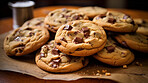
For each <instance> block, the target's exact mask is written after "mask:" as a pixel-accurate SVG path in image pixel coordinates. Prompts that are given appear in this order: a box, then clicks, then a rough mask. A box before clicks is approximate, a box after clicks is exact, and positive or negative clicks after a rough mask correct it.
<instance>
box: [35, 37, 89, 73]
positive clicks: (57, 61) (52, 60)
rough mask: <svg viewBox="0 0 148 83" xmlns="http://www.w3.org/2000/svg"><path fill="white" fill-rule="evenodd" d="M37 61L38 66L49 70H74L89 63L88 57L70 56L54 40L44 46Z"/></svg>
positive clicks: (38, 54)
mask: <svg viewBox="0 0 148 83" xmlns="http://www.w3.org/2000/svg"><path fill="white" fill-rule="evenodd" d="M35 61H36V64H37V66H38V67H40V68H41V69H43V70H46V71H49V72H72V71H76V70H79V69H81V68H83V67H84V66H86V65H87V64H88V59H87V58H84V57H78V56H70V55H67V54H64V53H62V52H61V51H59V50H58V49H57V48H56V47H55V43H54V40H52V41H50V42H49V43H48V44H46V45H44V46H42V48H41V51H40V52H38V53H37V55H36V59H35Z"/></svg>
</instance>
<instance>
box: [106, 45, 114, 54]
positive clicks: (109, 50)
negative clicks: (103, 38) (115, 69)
mask: <svg viewBox="0 0 148 83" xmlns="http://www.w3.org/2000/svg"><path fill="white" fill-rule="evenodd" d="M106 50H107V52H108V53H112V52H114V50H115V47H113V46H107V47H106Z"/></svg>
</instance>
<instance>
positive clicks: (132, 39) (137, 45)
mask: <svg viewBox="0 0 148 83" xmlns="http://www.w3.org/2000/svg"><path fill="white" fill-rule="evenodd" d="M115 39H116V40H117V41H118V42H119V43H120V44H121V45H123V46H124V47H127V48H131V49H134V50H137V51H140V52H145V53H148V36H145V35H142V34H139V33H131V34H119V35H116V36H115Z"/></svg>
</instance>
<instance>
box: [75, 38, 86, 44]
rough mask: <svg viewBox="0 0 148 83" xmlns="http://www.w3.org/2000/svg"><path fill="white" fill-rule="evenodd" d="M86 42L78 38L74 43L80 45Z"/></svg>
mask: <svg viewBox="0 0 148 83" xmlns="http://www.w3.org/2000/svg"><path fill="white" fill-rule="evenodd" d="M83 42H84V41H83V38H80V37H76V38H74V43H75V44H79V43H83Z"/></svg>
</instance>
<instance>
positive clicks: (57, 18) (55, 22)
mask: <svg viewBox="0 0 148 83" xmlns="http://www.w3.org/2000/svg"><path fill="white" fill-rule="evenodd" d="M87 19H88V17H87V16H86V15H85V14H83V13H81V12H79V11H78V10H74V9H66V8H63V9H57V10H54V11H52V12H50V13H49V14H48V15H47V16H46V18H45V21H44V23H45V27H46V28H48V29H49V30H50V31H52V32H54V33H55V32H56V31H57V30H58V28H59V27H60V26H61V25H63V24H66V23H67V22H70V21H73V20H87Z"/></svg>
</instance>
